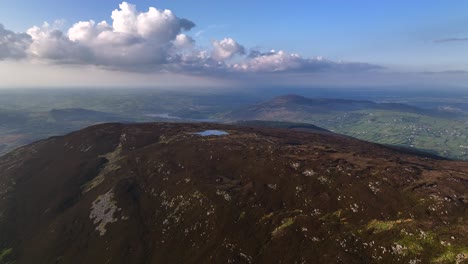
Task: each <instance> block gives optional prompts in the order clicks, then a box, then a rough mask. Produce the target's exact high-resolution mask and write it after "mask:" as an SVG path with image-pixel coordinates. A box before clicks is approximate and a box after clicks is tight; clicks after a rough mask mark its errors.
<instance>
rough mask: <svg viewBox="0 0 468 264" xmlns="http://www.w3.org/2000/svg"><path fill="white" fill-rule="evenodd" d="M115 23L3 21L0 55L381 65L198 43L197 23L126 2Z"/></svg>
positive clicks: (148, 63)
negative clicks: (14, 24) (8, 25)
mask: <svg viewBox="0 0 468 264" xmlns="http://www.w3.org/2000/svg"><path fill="white" fill-rule="evenodd" d="M111 19H112V21H111V22H107V21H101V22H96V21H94V20H89V21H79V22H77V23H75V24H73V26H71V27H70V28H69V29H68V30H66V31H62V30H60V29H59V27H56V26H54V25H50V24H47V23H44V24H43V25H42V26H39V27H38V26H34V27H32V28H30V29H29V30H27V32H26V33H14V32H12V31H9V30H6V29H5V28H4V27H3V26H1V25H0V60H1V59H18V58H28V57H29V58H31V59H34V60H39V61H45V62H47V63H52V64H78V65H94V66H98V67H101V68H104V69H112V70H120V71H130V72H177V73H187V74H205V75H228V74H242V73H272V72H274V73H279V72H320V71H366V70H371V69H376V68H378V66H375V65H369V64H360V63H343V62H333V61H329V60H325V59H322V58H320V57H316V58H304V57H302V56H300V55H299V54H294V53H287V52H285V51H274V50H272V51H270V52H261V51H257V50H254V51H251V52H250V54H248V55H246V48H245V47H244V46H243V45H241V44H239V43H238V42H237V41H236V40H234V39H232V38H224V39H221V40H213V41H212V43H211V44H212V47H210V48H208V49H206V48H200V47H198V46H197V45H196V43H195V41H194V39H193V38H192V37H191V36H190V35H189V34H188V33H187V32H188V31H190V30H191V29H192V28H193V27H194V26H195V24H194V23H193V22H192V21H190V20H187V19H184V18H179V17H177V16H176V15H175V14H174V13H173V12H172V11H170V10H159V9H157V8H154V7H150V8H148V10H147V11H139V10H137V8H136V6H135V5H132V4H129V3H127V2H122V3H121V4H120V5H119V8H118V9H115V10H114V11H112V14H111Z"/></svg>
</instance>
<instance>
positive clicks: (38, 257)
mask: <svg viewBox="0 0 468 264" xmlns="http://www.w3.org/2000/svg"><path fill="white" fill-rule="evenodd" d="M286 99H287V98H286ZM292 99H294V98H292ZM294 100H296V99H294ZM467 194H468V164H467V163H464V162H455V161H446V160H435V159H431V158H428V157H424V156H415V155H412V154H410V153H406V152H403V151H399V150H394V149H389V148H386V147H384V146H381V145H377V144H372V143H367V142H363V141H359V140H356V139H352V138H348V137H343V136H339V135H334V134H332V133H319V132H317V133H311V132H301V131H294V130H287V129H273V128H258V127H256V128H251V127H240V126H228V125H218V124H168V123H153V124H128V125H122V124H103V125H97V126H93V127H89V128H87V129H84V130H81V131H78V132H74V133H72V134H69V135H66V136H63V137H54V138H50V139H47V140H43V141H39V142H36V143H34V144H31V145H28V146H25V147H22V148H20V149H17V150H16V151H13V152H11V153H9V154H7V155H5V156H2V157H1V158H0V263H18V264H22V263H431V262H433V263H462V262H463V261H466V259H467V258H468V247H467V245H468V229H467V225H466V223H467V216H468V206H467V199H468V196H467Z"/></svg>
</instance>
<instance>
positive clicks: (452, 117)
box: [223, 95, 468, 159]
mask: <svg viewBox="0 0 468 264" xmlns="http://www.w3.org/2000/svg"><path fill="white" fill-rule="evenodd" d="M223 118H224V120H227V121H230V122H234V123H235V122H238V121H249V122H251V123H252V122H255V121H268V122H278V121H280V122H289V123H302V124H312V125H316V126H319V127H321V128H324V129H327V130H330V131H333V132H335V133H340V134H344V135H348V136H352V137H356V138H359V139H362V140H367V141H371V142H376V143H381V144H385V145H393V146H397V147H402V148H408V149H409V148H412V149H414V150H415V151H424V152H431V153H433V154H436V155H439V156H444V157H448V158H454V159H468V151H467V149H468V137H467V136H466V135H467V131H468V127H467V126H466V124H465V122H464V120H466V117H465V116H464V114H463V113H462V112H456V111H455V112H454V111H446V110H441V109H423V108H418V107H415V106H410V105H406V104H400V103H378V102H372V101H365V100H347V99H327V98H306V97H303V96H299V95H285V96H279V97H275V98H273V99H271V100H269V101H265V102H261V103H257V104H254V105H251V106H247V107H243V108H240V109H237V110H234V111H231V112H229V113H226V114H225V115H224V116H223Z"/></svg>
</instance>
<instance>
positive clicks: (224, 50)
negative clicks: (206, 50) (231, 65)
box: [211, 38, 245, 61]
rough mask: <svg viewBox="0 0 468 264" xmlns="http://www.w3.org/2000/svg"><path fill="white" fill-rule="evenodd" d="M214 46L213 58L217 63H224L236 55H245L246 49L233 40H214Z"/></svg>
mask: <svg viewBox="0 0 468 264" xmlns="http://www.w3.org/2000/svg"><path fill="white" fill-rule="evenodd" d="M212 45H213V51H212V52H211V57H212V58H213V59H215V60H217V61H224V60H227V59H230V58H232V57H233V56H234V55H236V54H239V55H243V54H244V53H245V48H244V47H243V46H242V45H240V44H239V43H237V42H236V41H235V40H233V39H232V38H225V39H223V40H221V41H218V40H214V41H213V42H212Z"/></svg>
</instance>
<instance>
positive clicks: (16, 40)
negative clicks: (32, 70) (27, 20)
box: [0, 24, 32, 60]
mask: <svg viewBox="0 0 468 264" xmlns="http://www.w3.org/2000/svg"><path fill="white" fill-rule="evenodd" d="M31 41H32V40H31V37H30V36H29V35H28V34H25V33H15V32H13V31H10V30H7V29H5V27H4V26H3V25H2V24H0V60H3V59H19V58H24V57H25V56H26V55H27V54H26V49H27V48H28V47H29V45H30V44H31Z"/></svg>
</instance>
